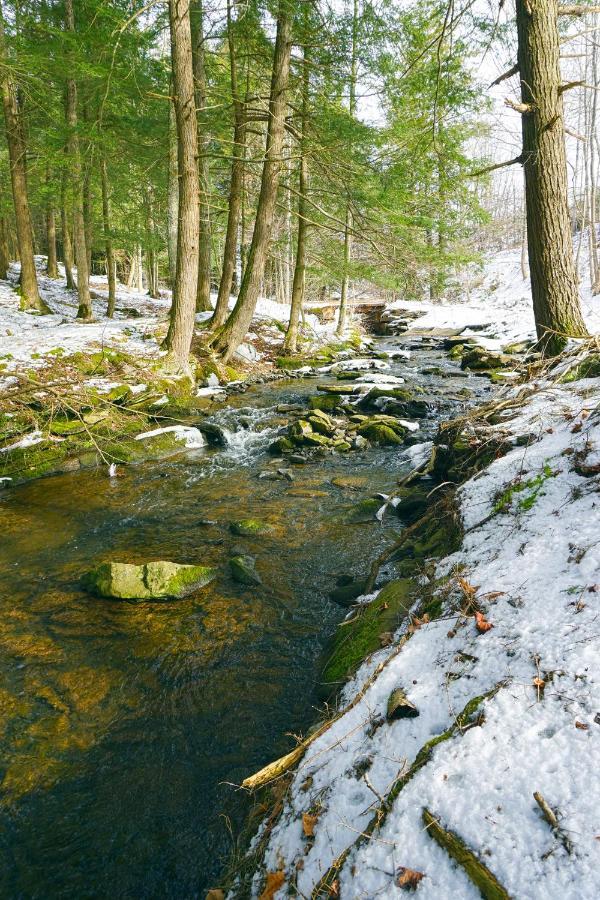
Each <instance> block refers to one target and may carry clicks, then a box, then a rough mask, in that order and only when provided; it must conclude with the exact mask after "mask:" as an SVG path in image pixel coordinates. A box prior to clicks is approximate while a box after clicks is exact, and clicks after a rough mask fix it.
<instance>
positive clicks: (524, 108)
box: [504, 97, 533, 116]
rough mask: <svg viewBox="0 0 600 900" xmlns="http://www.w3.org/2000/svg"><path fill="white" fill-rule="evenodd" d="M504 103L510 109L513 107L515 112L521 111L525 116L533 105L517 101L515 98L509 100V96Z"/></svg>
mask: <svg viewBox="0 0 600 900" xmlns="http://www.w3.org/2000/svg"><path fill="white" fill-rule="evenodd" d="M504 105H505V106H508V107H509V108H510V109H514V110H515V112H518V113H521V115H522V116H526V115H527V114H528V113H530V112H532V111H533V105H532V104H531V103H517V101H516V100H511V98H510V97H507V98H506V100H505V101H504Z"/></svg>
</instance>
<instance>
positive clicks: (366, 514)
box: [344, 497, 381, 525]
mask: <svg viewBox="0 0 600 900" xmlns="http://www.w3.org/2000/svg"><path fill="white" fill-rule="evenodd" d="M380 507H381V500H377V499H375V498H372V497H369V498H367V499H365V500H361V501H360V502H359V503H356V504H355V505H354V506H352V507H351V508H350V510H349V511H348V512H347V513H346V514H345V515H344V522H345V523H346V524H347V525H358V524H360V523H362V522H372V521H373V520H374V518H375V513H376V512H377V510H378V509H379V508H380Z"/></svg>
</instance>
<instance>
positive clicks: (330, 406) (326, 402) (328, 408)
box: [308, 394, 343, 412]
mask: <svg viewBox="0 0 600 900" xmlns="http://www.w3.org/2000/svg"><path fill="white" fill-rule="evenodd" d="M342 402H343V399H342V397H341V395H340V394H317V395H316V396H315V397H310V398H309V401H308V405H309V408H310V409H320V410H322V411H323V412H333V411H334V409H337V408H338V406H340V404H341V403H342Z"/></svg>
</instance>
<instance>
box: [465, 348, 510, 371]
mask: <svg viewBox="0 0 600 900" xmlns="http://www.w3.org/2000/svg"><path fill="white" fill-rule="evenodd" d="M460 365H461V368H462V369H472V370H473V371H477V372H478V371H481V370H484V371H489V370H490V369H505V368H508V367H512V366H514V360H513V359H511V357H510V356H508V355H507V354H505V353H494V352H493V351H491V350H485V349H484V348H483V347H476V348H474V349H473V350H468V351H467V352H466V353H465V354H464V356H463V358H462V362H461V364H460Z"/></svg>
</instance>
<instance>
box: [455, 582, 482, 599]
mask: <svg viewBox="0 0 600 900" xmlns="http://www.w3.org/2000/svg"><path fill="white" fill-rule="evenodd" d="M457 582H458V586H459V588H460V589H461V591H462V592H463V594H464V595H465V597H466V599H467V600H473V599H474V598H475V594H476V593H477V591H478V590H479V587H475V586H474V585H472V584H470V583H469V582H468V581H467V579H466V578H458V579H457Z"/></svg>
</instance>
